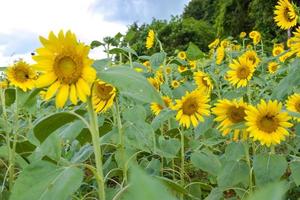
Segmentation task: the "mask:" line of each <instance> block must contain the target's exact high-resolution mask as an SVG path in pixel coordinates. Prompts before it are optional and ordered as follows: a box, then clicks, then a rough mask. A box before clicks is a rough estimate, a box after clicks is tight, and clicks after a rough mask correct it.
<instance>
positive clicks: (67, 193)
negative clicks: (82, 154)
mask: <svg viewBox="0 0 300 200" xmlns="http://www.w3.org/2000/svg"><path fill="white" fill-rule="evenodd" d="M82 180H83V171H82V170H81V169H79V168H76V167H71V166H68V167H60V166H56V165H54V164H52V163H49V162H46V161H39V162H36V163H33V164H31V165H29V166H27V167H26V168H25V169H24V170H23V171H22V172H21V173H20V175H19V177H18V178H17V180H16V182H15V184H14V187H13V190H12V194H11V197H10V200H29V199H30V200H58V199H59V200H67V199H70V197H71V195H72V194H73V193H74V192H75V191H76V190H77V189H78V188H79V187H80V185H81V182H82Z"/></svg>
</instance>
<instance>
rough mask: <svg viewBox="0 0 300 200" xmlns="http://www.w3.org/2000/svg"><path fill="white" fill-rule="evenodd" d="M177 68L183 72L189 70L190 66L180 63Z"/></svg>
mask: <svg viewBox="0 0 300 200" xmlns="http://www.w3.org/2000/svg"><path fill="white" fill-rule="evenodd" d="M177 70H178V71H179V72H180V73H183V72H185V71H187V70H188V68H187V67H186V66H184V65H180V66H178V68H177Z"/></svg>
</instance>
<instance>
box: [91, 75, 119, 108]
mask: <svg viewBox="0 0 300 200" xmlns="http://www.w3.org/2000/svg"><path fill="white" fill-rule="evenodd" d="M115 97H116V88H115V87H114V86H112V85H111V84H108V83H105V82H103V81H100V80H97V81H95V83H94V85H93V93H92V100H93V107H94V109H95V111H96V112H105V111H107V110H108V109H109V108H110V107H111V106H112V105H113V103H114V99H115Z"/></svg>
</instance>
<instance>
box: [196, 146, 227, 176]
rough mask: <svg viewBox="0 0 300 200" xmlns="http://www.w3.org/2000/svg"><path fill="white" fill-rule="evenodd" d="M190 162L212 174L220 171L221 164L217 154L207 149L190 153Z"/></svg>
mask: <svg viewBox="0 0 300 200" xmlns="http://www.w3.org/2000/svg"><path fill="white" fill-rule="evenodd" d="M191 161H192V164H193V165H194V166H195V167H197V168H199V169H201V170H203V171H205V172H208V173H210V174H212V175H214V176H217V175H218V173H219V172H220V170H221V168H222V165H221V162H220V160H219V158H218V156H216V155H214V154H213V153H211V152H209V151H202V152H194V153H192V155H191Z"/></svg>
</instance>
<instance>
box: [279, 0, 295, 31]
mask: <svg viewBox="0 0 300 200" xmlns="http://www.w3.org/2000/svg"><path fill="white" fill-rule="evenodd" d="M274 14H275V16H274V20H275V22H276V23H277V26H279V27H280V28H281V29H284V30H287V29H290V28H292V27H294V26H296V25H297V20H298V16H297V13H296V11H295V9H294V6H293V5H292V4H291V3H290V2H289V0H279V1H278V3H277V5H276V6H275V11H274Z"/></svg>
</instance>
